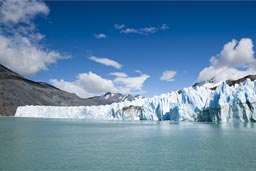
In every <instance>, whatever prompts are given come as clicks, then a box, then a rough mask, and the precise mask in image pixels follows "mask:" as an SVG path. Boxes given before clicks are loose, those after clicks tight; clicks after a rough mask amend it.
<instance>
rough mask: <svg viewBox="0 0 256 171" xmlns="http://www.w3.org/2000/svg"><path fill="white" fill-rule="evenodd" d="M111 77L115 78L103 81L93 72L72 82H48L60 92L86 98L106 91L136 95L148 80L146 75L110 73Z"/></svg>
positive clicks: (103, 79) (82, 74) (82, 75)
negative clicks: (134, 75) (63, 91)
mask: <svg viewBox="0 0 256 171" xmlns="http://www.w3.org/2000/svg"><path fill="white" fill-rule="evenodd" d="M111 75H113V76H115V78H114V80H110V79H105V78H102V77H101V76H99V75H97V74H95V73H93V72H89V73H81V74H79V75H78V76H77V79H76V80H75V81H73V82H69V81H64V80H62V79H60V80H58V79H51V80H50V82H51V83H52V84H53V85H54V86H56V87H58V88H60V89H62V90H65V91H67V92H71V93H75V94H77V95H78V96H80V97H83V98H88V97H92V96H98V95H101V94H103V93H106V92H108V91H111V92H119V93H124V94H126V93H138V92H141V91H142V87H143V84H144V82H145V81H146V80H147V79H148V78H149V75H147V74H142V75H139V76H137V77H129V76H128V75H127V74H125V73H121V72H116V73H111Z"/></svg>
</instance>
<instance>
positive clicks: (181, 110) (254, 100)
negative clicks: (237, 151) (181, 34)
mask: <svg viewBox="0 0 256 171" xmlns="http://www.w3.org/2000/svg"><path fill="white" fill-rule="evenodd" d="M254 78H255V76H253V77H252V76H248V77H245V78H242V79H239V80H236V81H233V82H232V83H231V82H230V81H227V82H222V83H221V84H219V85H218V86H217V87H214V88H208V87H205V86H192V87H188V88H184V89H182V90H180V91H175V92H171V93H166V94H162V95H160V96H155V97H152V98H142V99H141V98H139V99H135V100H133V101H123V102H120V103H113V104H110V105H101V106H79V107H74V106H70V107H54V106H21V107H18V109H17V111H16V114H15V116H17V117H45V118H48V117H49V118H86V119H105V120H108V119H119V120H173V121H202V122H204V121H206V122H214V121H221V122H233V121H238V122H254V121H256V93H255V84H256V81H254ZM109 96H110V97H111V94H108V95H107V97H108V98H109Z"/></svg>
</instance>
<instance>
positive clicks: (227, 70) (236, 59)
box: [197, 38, 256, 82]
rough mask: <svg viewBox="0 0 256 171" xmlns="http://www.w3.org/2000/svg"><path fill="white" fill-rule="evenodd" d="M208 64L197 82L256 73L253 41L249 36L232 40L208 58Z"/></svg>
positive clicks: (222, 79) (215, 80) (235, 77)
mask: <svg viewBox="0 0 256 171" xmlns="http://www.w3.org/2000/svg"><path fill="white" fill-rule="evenodd" d="M210 64H211V65H210V66H209V67H206V68H204V69H203V70H202V71H201V72H200V73H199V76H198V80H197V81H198V82H204V81H209V80H212V81H214V82H219V81H224V80H228V79H238V78H241V77H243V76H246V75H248V74H255V73H256V66H255V64H256V60H255V58H254V50H253V42H252V40H251V39H249V38H243V39H241V40H240V41H237V40H232V41H231V42H228V43H227V44H225V45H224V47H223V49H222V51H221V52H220V54H219V55H217V56H214V57H212V58H211V59H210Z"/></svg>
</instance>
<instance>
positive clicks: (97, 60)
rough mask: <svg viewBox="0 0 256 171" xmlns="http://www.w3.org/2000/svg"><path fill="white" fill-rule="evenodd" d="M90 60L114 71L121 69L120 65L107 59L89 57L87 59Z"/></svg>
mask: <svg viewBox="0 0 256 171" xmlns="http://www.w3.org/2000/svg"><path fill="white" fill-rule="evenodd" d="M89 59H90V60H92V61H95V62H98V63H100V64H103V65H106V66H111V67H114V68H116V69H121V68H122V65H121V64H120V63H118V62H116V61H114V60H112V59H109V58H98V57H96V56H91V57H89Z"/></svg>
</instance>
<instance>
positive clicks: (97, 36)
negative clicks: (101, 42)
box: [94, 33, 107, 39]
mask: <svg viewBox="0 0 256 171" xmlns="http://www.w3.org/2000/svg"><path fill="white" fill-rule="evenodd" d="M94 36H95V37H96V38H97V39H105V38H106V37H107V36H106V35H105V34H103V33H99V34H95V35H94Z"/></svg>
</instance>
